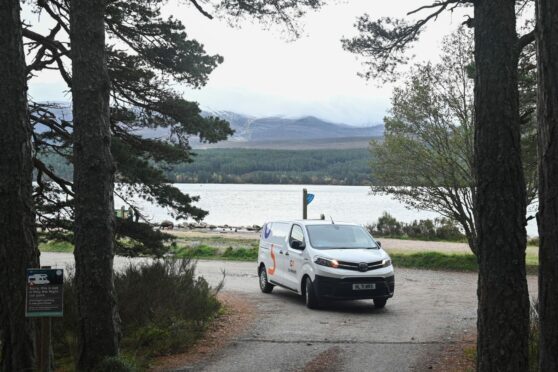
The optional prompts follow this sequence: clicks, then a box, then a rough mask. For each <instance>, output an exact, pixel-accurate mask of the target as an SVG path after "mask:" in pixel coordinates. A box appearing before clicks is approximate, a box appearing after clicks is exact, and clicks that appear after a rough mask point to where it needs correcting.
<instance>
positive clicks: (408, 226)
mask: <svg viewBox="0 0 558 372" xmlns="http://www.w3.org/2000/svg"><path fill="white" fill-rule="evenodd" d="M367 227H368V230H369V231H370V233H371V234H372V235H374V236H378V237H384V238H400V239H401V238H403V239H405V238H409V239H420V240H447V241H465V239H466V237H465V235H464V234H463V233H462V232H461V230H460V229H459V227H458V226H457V224H456V223H455V221H453V220H451V219H449V218H444V217H442V218H436V219H434V220H430V219H425V220H415V221H413V222H411V223H404V222H400V221H397V220H396V219H395V217H393V216H391V215H390V214H389V213H387V212H384V213H383V214H382V216H381V217H380V218H378V222H377V223H374V224H372V225H368V226H367Z"/></svg>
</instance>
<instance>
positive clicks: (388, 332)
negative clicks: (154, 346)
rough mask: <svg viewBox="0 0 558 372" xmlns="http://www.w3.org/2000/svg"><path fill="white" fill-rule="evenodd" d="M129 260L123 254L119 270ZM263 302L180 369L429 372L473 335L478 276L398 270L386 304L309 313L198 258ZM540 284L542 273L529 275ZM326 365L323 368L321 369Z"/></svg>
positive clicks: (203, 270)
mask: <svg viewBox="0 0 558 372" xmlns="http://www.w3.org/2000/svg"><path fill="white" fill-rule="evenodd" d="M41 260H42V264H43V265H48V264H51V265H56V264H57V265H58V266H62V267H63V266H65V265H66V264H71V263H72V262H73V257H72V255H71V254H55V253H44V254H43V255H42V256H41ZM128 263H129V260H126V259H121V258H117V259H116V260H115V267H117V268H120V267H122V266H124V265H127V264H128ZM223 271H224V272H225V286H224V289H223V290H224V291H227V292H230V293H234V294H237V295H238V296H241V297H243V298H245V299H247V300H248V301H251V302H252V303H254V304H255V306H256V313H257V315H256V320H255V321H254V323H253V324H252V325H251V326H250V327H248V329H247V330H246V331H245V332H244V334H241V335H238V336H237V337H236V338H235V339H233V341H232V342H231V343H230V344H229V346H227V347H225V348H224V349H223V350H221V351H220V352H218V353H217V355H216V356H215V357H214V358H211V359H210V360H208V361H204V362H201V363H198V364H196V365H191V366H184V367H183V368H181V369H179V371H243V372H249V371H266V372H272V371H297V370H303V369H304V368H305V367H307V366H309V365H313V364H315V363H316V362H317V359H325V362H326V364H327V366H329V367H330V369H329V370H331V371H409V370H412V371H421V370H428V363H427V362H426V358H425V357H426V356H427V355H435V353H436V352H437V351H439V350H441V348H442V347H443V346H445V345H447V344H448V343H453V342H455V341H457V340H458V339H461V337H462V336H463V334H464V332H474V329H475V323H476V305H477V300H476V285H477V275H476V274H473V273H449V272H436V271H423V270H409V269H396V273H395V295H394V297H393V298H392V299H390V300H388V303H387V305H386V307H385V308H384V309H375V308H374V305H373V303H372V301H352V302H336V303H332V304H329V305H327V306H326V307H325V308H324V309H321V310H309V309H307V308H306V307H305V305H304V301H303V300H302V298H300V297H299V296H297V295H296V294H294V293H292V292H289V291H287V290H284V289H281V288H277V287H276V288H275V289H274V290H273V292H272V293H271V294H263V293H261V292H260V290H259V287H258V277H257V274H256V264H255V263H251V262H230V261H229V262H224V261H199V262H198V272H199V274H200V275H203V276H204V277H205V278H206V279H207V280H208V282H209V283H210V284H212V285H216V284H217V283H219V281H220V280H221V279H222V278H223ZM529 286H530V288H536V278H534V277H532V278H529ZM317 370H322V369H317Z"/></svg>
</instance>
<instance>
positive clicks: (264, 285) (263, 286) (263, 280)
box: [260, 266, 274, 293]
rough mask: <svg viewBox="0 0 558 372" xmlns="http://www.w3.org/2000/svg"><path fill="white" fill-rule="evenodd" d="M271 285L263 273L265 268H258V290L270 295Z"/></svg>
mask: <svg viewBox="0 0 558 372" xmlns="http://www.w3.org/2000/svg"><path fill="white" fill-rule="evenodd" d="M273 287H274V286H273V284H271V283H269V282H268V281H267V273H266V272H265V266H262V267H261V268H260V289H261V290H262V292H263V293H271V291H273Z"/></svg>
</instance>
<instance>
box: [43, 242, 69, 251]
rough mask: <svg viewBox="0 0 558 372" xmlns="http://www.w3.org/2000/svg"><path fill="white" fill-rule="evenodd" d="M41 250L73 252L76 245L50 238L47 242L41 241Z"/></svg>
mask: <svg viewBox="0 0 558 372" xmlns="http://www.w3.org/2000/svg"><path fill="white" fill-rule="evenodd" d="M39 250H40V251H41V252H64V253H72V252H73V251H74V245H73V244H72V243H70V242H66V241H61V240H49V241H47V242H42V243H39Z"/></svg>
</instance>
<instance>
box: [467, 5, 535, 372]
mask: <svg viewBox="0 0 558 372" xmlns="http://www.w3.org/2000/svg"><path fill="white" fill-rule="evenodd" d="M514 5H515V1H514V0H491V1H484V0H482V1H476V2H475V12H474V13H475V18H474V22H475V63H476V77H475V79H476V81H475V173H476V179H477V188H476V198H475V202H476V205H475V207H476V208H475V213H476V223H477V234H478V261H479V280H478V300H479V305H478V306H479V308H478V321H477V327H478V340H477V370H478V371H527V370H528V367H527V366H528V364H527V359H528V345H527V338H528V332H529V295H528V290H527V280H526V276H525V248H526V230H525V225H526V200H527V199H526V192H525V180H524V175H523V169H522V163H521V146H520V121H519V98H518V77H517V68H518V66H517V65H518V59H519V52H518V50H519V47H518V38H517V33H516V28H515V25H516V16H515V7H514Z"/></svg>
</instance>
